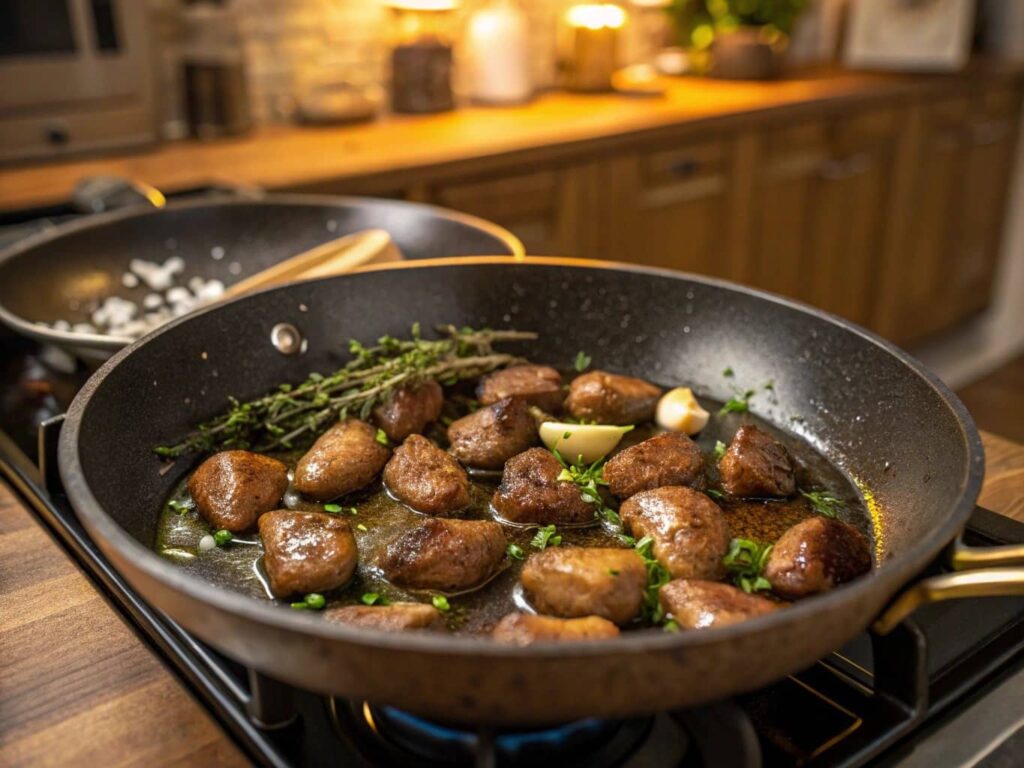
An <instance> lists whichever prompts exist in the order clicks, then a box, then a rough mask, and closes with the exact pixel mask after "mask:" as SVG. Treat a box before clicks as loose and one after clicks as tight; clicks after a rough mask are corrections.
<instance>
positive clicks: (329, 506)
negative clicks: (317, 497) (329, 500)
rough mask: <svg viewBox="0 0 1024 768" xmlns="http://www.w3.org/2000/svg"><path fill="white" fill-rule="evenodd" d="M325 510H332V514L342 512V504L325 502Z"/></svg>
mask: <svg viewBox="0 0 1024 768" xmlns="http://www.w3.org/2000/svg"><path fill="white" fill-rule="evenodd" d="M324 512H330V513H331V514H332V515H336V514H338V513H339V512H341V505H340V504H324Z"/></svg>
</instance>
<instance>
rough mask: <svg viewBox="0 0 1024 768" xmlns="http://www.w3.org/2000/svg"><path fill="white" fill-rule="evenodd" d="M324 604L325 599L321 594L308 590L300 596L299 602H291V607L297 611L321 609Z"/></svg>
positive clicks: (325, 603)
mask: <svg viewBox="0 0 1024 768" xmlns="http://www.w3.org/2000/svg"><path fill="white" fill-rule="evenodd" d="M325 605H327V599H326V598H325V597H324V596H323V595H321V594H319V593H317V592H310V593H309V594H308V595H306V596H305V597H304V598H302V601H301V602H298V603H292V608H295V609H296V610H299V611H303V610H307V611H321V610H323V607H324V606H325Z"/></svg>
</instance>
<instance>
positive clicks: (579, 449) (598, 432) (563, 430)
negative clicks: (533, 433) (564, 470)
mask: <svg viewBox="0 0 1024 768" xmlns="http://www.w3.org/2000/svg"><path fill="white" fill-rule="evenodd" d="M632 428H633V427H632V426H629V427H616V426H612V425H610V424H568V423H565V422H561V421H545V422H544V423H543V424H541V425H540V439H541V441H542V442H543V443H544V445H546V446H547V447H548V449H549V450H557V451H558V452H559V453H560V454H562V456H563V457H564V458H565V460H566V461H568V462H575V461H577V460H579V459H580V458H581V457H582V460H583V462H584V463H586V464H591V463H593V462H595V461H597V460H598V459H600V458H603V457H604V456H607V455H608V454H609V453H611V452H612V451H613V450H615V446H617V445H618V444H619V441H620V440H622V436H623V435H624V434H626V433H627V432H629V431H630V430H631V429H632Z"/></svg>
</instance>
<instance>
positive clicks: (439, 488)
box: [384, 435, 469, 516]
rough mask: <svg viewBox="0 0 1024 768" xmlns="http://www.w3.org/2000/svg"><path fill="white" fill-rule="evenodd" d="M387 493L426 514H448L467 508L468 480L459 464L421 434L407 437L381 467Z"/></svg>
mask: <svg viewBox="0 0 1024 768" xmlns="http://www.w3.org/2000/svg"><path fill="white" fill-rule="evenodd" d="M384 482H385V484H386V485H387V487H388V490H389V491H391V493H392V494H393V495H394V496H395V498H397V499H398V500H399V501H400V502H402V503H403V504H408V505H409V506H410V507H412V508H413V509H415V510H417V511H418V512H423V513H424V514H427V515H442V516H443V515H450V514H451V513H452V512H457V511H458V510H460V509H464V508H465V507H468V506H469V477H467V476H466V470H464V469H463V468H462V467H461V466H459V462H457V461H456V460H455V459H453V458H452V457H451V456H449V455H448V454H447V453H445V452H444V451H442V450H441V449H440V448H438V447H437V446H436V445H434V444H433V443H432V442H430V440H428V439H427V438H425V437H423V436H422V435H409V437H407V438H406V439H405V442H404V443H402V444H401V445H400V446H399V447H398V448H396V449H395V453H394V455H393V456H392V457H391V460H390V461H389V462H388V465H387V466H386V467H384Z"/></svg>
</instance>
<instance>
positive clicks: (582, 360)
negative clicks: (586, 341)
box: [572, 350, 590, 373]
mask: <svg viewBox="0 0 1024 768" xmlns="http://www.w3.org/2000/svg"><path fill="white" fill-rule="evenodd" d="M572 367H573V368H574V369H575V370H576V372H577V373H583V371H585V370H587V368H589V367H590V355H588V354H587V353H586V352H584V351H583V350H580V351H579V352H577V353H576V359H575V360H573V361H572Z"/></svg>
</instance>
